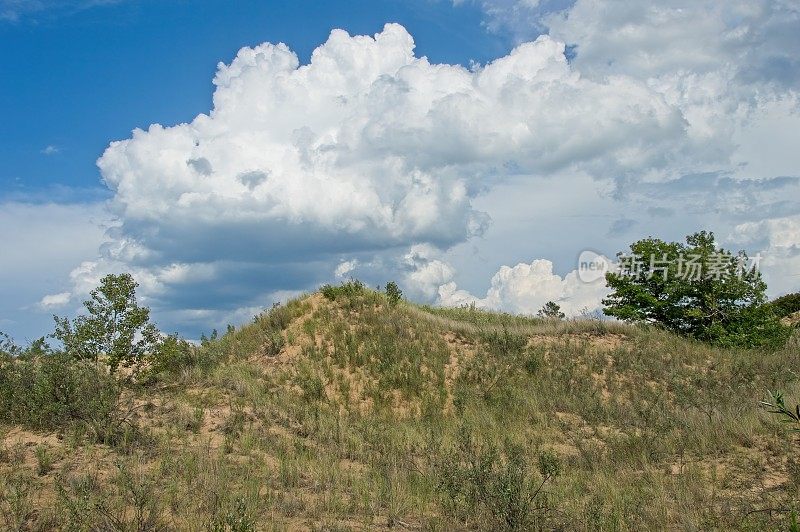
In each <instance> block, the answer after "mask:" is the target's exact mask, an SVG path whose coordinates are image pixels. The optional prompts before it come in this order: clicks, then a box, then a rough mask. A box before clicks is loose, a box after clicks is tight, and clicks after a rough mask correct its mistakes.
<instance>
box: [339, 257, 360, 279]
mask: <svg viewBox="0 0 800 532" xmlns="http://www.w3.org/2000/svg"><path fill="white" fill-rule="evenodd" d="M357 266H358V260H356V259H353V260H344V261H342V262H340V263H339V265H338V266H336V270H334V272H333V274H334V275H335V276H336V278H337V279H342V278H343V277H345V276H346V275H347V274H348V273H350V272H352V271H353V270H355V269H356V267H357Z"/></svg>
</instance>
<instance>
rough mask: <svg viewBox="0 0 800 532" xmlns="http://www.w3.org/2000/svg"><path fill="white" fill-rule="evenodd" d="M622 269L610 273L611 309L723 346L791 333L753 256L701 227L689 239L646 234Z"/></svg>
mask: <svg viewBox="0 0 800 532" xmlns="http://www.w3.org/2000/svg"><path fill="white" fill-rule="evenodd" d="M617 256H618V259H619V261H620V268H619V270H618V271H616V272H609V273H607V274H606V283H607V285H608V286H609V288H611V289H612V293H611V294H610V295H609V296H608V298H606V299H604V300H603V304H604V305H605V309H604V312H605V313H606V314H607V315H609V316H614V317H616V318H619V319H621V320H625V321H631V322H646V323H655V324H660V325H661V326H663V327H665V328H667V329H669V330H671V331H674V332H677V333H679V334H683V335H686V336H690V337H693V338H697V339H699V340H703V341H707V342H710V343H712V344H717V345H728V346H744V347H754V346H759V345H770V344H771V345H777V344H780V343H782V342H783V341H784V340H785V339H786V338H787V337H788V330H787V328H786V327H783V326H782V325H781V324H780V322H779V321H778V319H777V318H776V316H775V315H774V314H773V312H772V310H771V309H770V307H769V306H768V305H765V304H764V303H765V302H766V296H765V291H766V287H767V286H766V283H764V281H763V279H762V278H761V273H760V272H759V271H758V269H757V268H753V267H751V266H750V262H749V258H748V257H747V254H746V253H745V252H743V251H740V252H739V253H737V254H733V253H731V252H729V251H726V250H724V249H722V248H718V247H717V245H716V243H715V241H714V234H713V233H711V232H706V231H701V232H699V233H695V234H693V235H690V236H688V237H686V244H682V243H679V242H664V241H662V240H659V239H656V238H647V239H644V240H639V241H638V242H635V243H633V244H632V245H631V246H630V253H629V254H624V253H619V254H618V255H617Z"/></svg>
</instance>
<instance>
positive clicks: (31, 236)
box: [0, 202, 108, 341]
mask: <svg viewBox="0 0 800 532" xmlns="http://www.w3.org/2000/svg"><path fill="white" fill-rule="evenodd" d="M107 224H108V215H107V214H106V213H105V212H104V211H103V208H102V204H101V203H93V204H62V205H56V204H51V203H44V204H30V203H18V202H4V203H0V242H3V251H2V253H0V322H3V323H5V324H8V325H4V327H5V328H7V329H8V331H7V332H9V333H13V334H14V336H15V337H16V338H17V339H18V340H20V341H22V340H23V339H25V338H34V337H38V336H41V335H42V334H46V333H47V331H48V330H50V329H51V326H52V316H51V315H50V312H49V310H50V309H48V308H45V307H46V306H47V305H43V304H44V303H49V304H50V308H55V306H54V305H55V304H56V303H59V302H60V301H64V299H65V297H66V296H64V295H63V293H64V292H66V290H65V284H66V283H65V281H66V280H67V279H69V272H70V271H71V270H72V269H74V267H75V264H78V263H80V262H81V261H83V260H86V259H88V258H92V257H94V256H96V255H97V249H98V248H99V247H100V245H101V244H102V243H103V241H104V240H105V237H104V228H105V227H106V225H107ZM46 294H54V295H57V296H59V297H56V298H55V299H53V298H50V299H48V298H45V299H43V296H45V295H46ZM65 303H67V302H65ZM46 310H47V312H45V311H46Z"/></svg>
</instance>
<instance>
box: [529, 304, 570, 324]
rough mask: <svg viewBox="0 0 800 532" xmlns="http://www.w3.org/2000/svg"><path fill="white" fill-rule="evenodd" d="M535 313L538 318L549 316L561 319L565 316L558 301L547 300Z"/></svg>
mask: <svg viewBox="0 0 800 532" xmlns="http://www.w3.org/2000/svg"><path fill="white" fill-rule="evenodd" d="M536 315H537V316H539V317H540V318H549V319H555V320H563V319H564V318H566V317H567V316H566V314H564V313H563V312H561V307H560V306H559V305H558V303H555V302H553V301H548V302H547V303H545V304H544V306H543V307H542V308H541V309H539V312H537V313H536Z"/></svg>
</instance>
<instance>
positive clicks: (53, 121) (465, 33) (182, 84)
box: [0, 0, 511, 195]
mask: <svg viewBox="0 0 800 532" xmlns="http://www.w3.org/2000/svg"><path fill="white" fill-rule="evenodd" d="M73 3H78V2H73ZM0 5H2V4H0ZM19 17H20V18H19V20H17V21H5V22H0V50H2V55H1V56H0V58H1V59H2V66H0V76H1V77H2V79H4V80H6V82H5V83H3V84H2V85H1V86H0V101H2V106H3V107H2V115H3V117H4V124H5V127H3V128H2V131H1V132H0V160H2V161H3V164H2V168H1V169H0V172H1V173H0V186H1V187H2V189H1V190H2V191H3V192H2V193H3V194H4V195H10V194H11V195H13V194H33V195H36V194H37V192H39V191H40V189H42V188H47V187H52V186H54V185H64V186H68V187H79V188H90V187H98V186H100V183H99V179H100V176H99V173H98V171H97V168H96V166H95V160H96V159H97V157H99V156H100V154H101V153H102V151H103V150H104V149H105V148H106V146H107V145H108V143H109V141H111V140H115V139H122V138H125V137H127V136H128V135H129V134H130V132H131V130H132V129H133V128H134V127H142V128H146V127H147V126H148V125H149V124H152V123H162V124H174V123H179V122H186V121H190V120H191V119H192V118H194V117H195V115H197V114H198V113H201V112H205V111H207V110H208V108H209V105H210V100H211V93H212V89H213V87H212V85H211V83H210V80H211V76H212V75H213V73H214V71H215V69H216V65H217V63H218V62H219V61H222V60H226V61H227V60H229V58H232V57H233V56H234V55H235V54H236V52H237V51H238V50H239V49H240V48H241V47H243V46H252V45H256V44H259V43H261V42H265V41H270V42H284V43H286V44H288V45H289V46H290V47H291V48H292V49H293V50H295V51H296V52H297V53H298V55H299V56H300V58H301V59H302V60H304V61H307V60H308V57H309V56H310V54H311V51H312V50H313V49H314V48H315V47H317V46H318V45H319V44H320V43H321V42H323V41H324V40H325V39H326V38H327V36H328V33H330V30H331V29H332V28H343V29H346V30H348V31H349V32H350V33H352V34H372V33H375V32H376V31H378V30H380V29H381V28H382V27H383V25H384V24H385V23H386V22H388V21H394V22H400V23H401V24H403V25H404V26H405V27H406V28H408V30H409V31H410V32H412V34H413V35H414V38H415V40H416V42H417V49H418V54H420V55H427V56H428V57H429V58H430V59H431V60H432V61H435V62H445V63H461V64H465V65H467V64H469V62H470V61H478V62H486V61H487V60H490V59H492V58H494V57H498V56H501V55H503V54H505V53H506V52H507V51H508V50H509V48H510V47H511V40H510V39H509V38H508V37H507V36H504V35H498V34H496V33H491V32H488V31H486V29H485V27H484V26H483V25H482V21H483V20H484V15H483V13H482V12H481V10H480V9H479V8H478V7H477V6H475V5H472V4H467V5H461V6H459V7H458V8H455V9H454V8H453V6H452V5H450V4H449V3H448V2H445V1H433V0H411V1H400V0H397V1H363V0H358V1H347V2H339V1H330V2H315V1H296V2H259V1H248V0H242V1H237V2H236V4H235V8H234V9H232V8H231V3H230V2H225V1H222V0H216V1H209V0H201V1H191V2H189V1H180V0H169V1H152V0H150V1H125V2H119V3H116V4H112V5H99V6H95V7H91V8H86V9H82V10H77V11H75V10H73V9H66V8H64V9H55V8H54V9H53V10H52V11H51V10H47V9H45V10H42V11H38V10H36V11H32V12H30V11H29V12H26V11H25V10H21V12H20V15H19ZM48 146H53V147H54V149H55V150H57V151H54V152H53V153H51V154H46V153H43V150H46V149H47V147H48ZM62 193H63V194H68V193H69V192H68V191H62Z"/></svg>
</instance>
